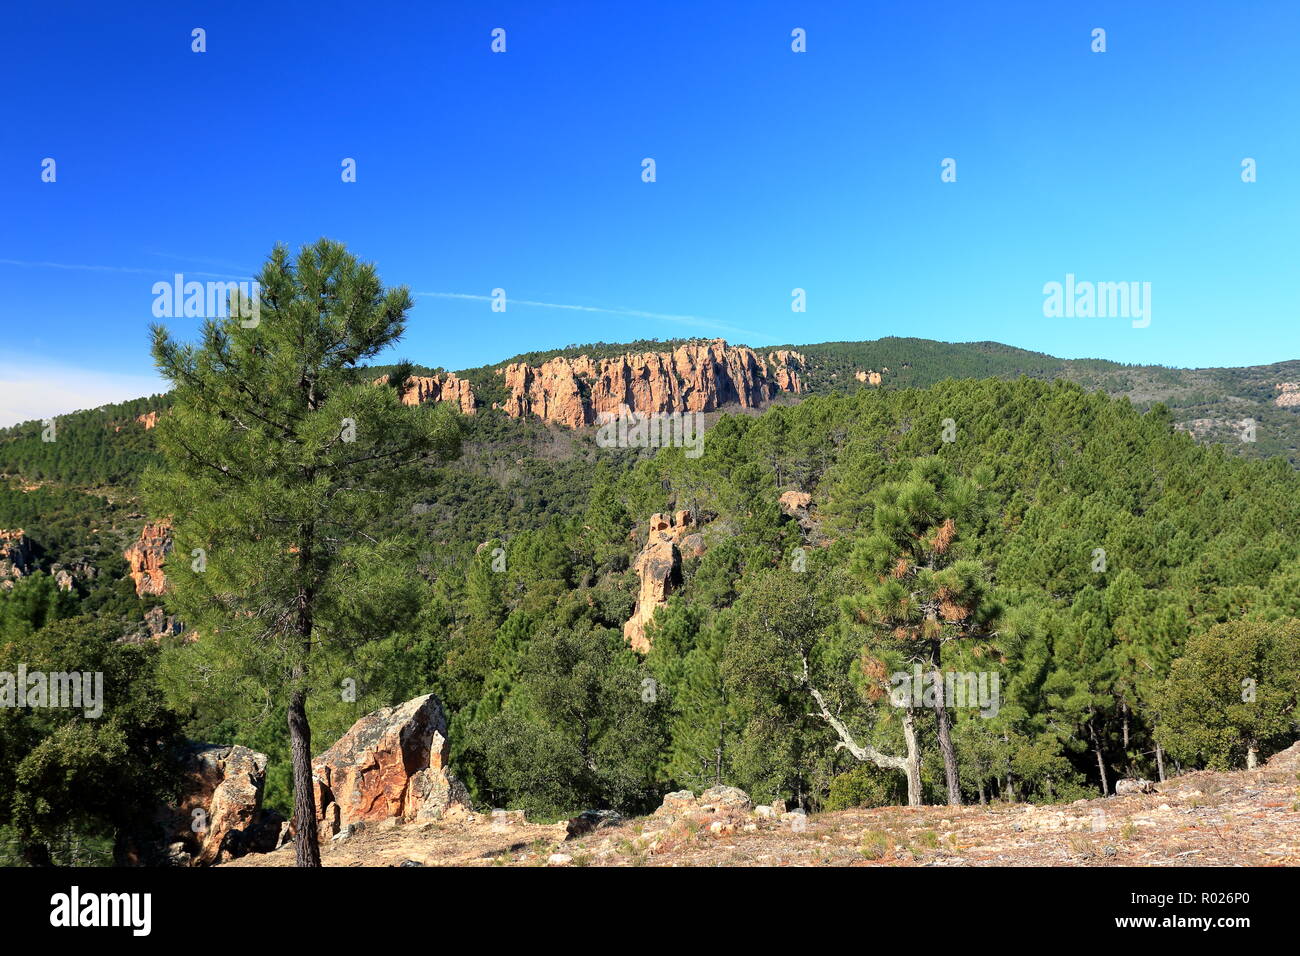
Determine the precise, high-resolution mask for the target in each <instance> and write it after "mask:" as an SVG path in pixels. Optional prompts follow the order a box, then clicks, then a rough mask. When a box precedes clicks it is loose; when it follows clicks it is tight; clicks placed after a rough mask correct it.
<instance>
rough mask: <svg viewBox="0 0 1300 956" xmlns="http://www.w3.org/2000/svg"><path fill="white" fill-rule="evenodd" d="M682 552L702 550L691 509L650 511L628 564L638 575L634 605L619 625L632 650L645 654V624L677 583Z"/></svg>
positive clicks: (702, 539) (679, 579) (679, 580)
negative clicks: (643, 537) (645, 532)
mask: <svg viewBox="0 0 1300 956" xmlns="http://www.w3.org/2000/svg"><path fill="white" fill-rule="evenodd" d="M683 552H685V553H686V554H687V555H688V556H697V555H700V554H703V553H704V538H703V536H702V535H701V534H699V532H698V531H697V530H696V528H695V522H694V521H693V520H692V519H691V513H690V512H689V511H679V512H677V513H676V514H675V515H673V516H671V517H670V516H668V515H663V514H656V515H651V517H650V539H649V540H648V541H647V542H646V546H645V547H644V548H642V549H641V553H640V554H638V555H637V556H636V560H635V561H634V562H633V564H632V570H634V571H635V572H636V573H637V576H638V577H639V578H640V579H641V587H640V590H639V591H638V593H637V600H636V609H635V610H634V611H633V612H632V617H631V618H630V619H629V620H628V622H627V623H626V624H624V625H623V637H624V638H625V639H626V640H627V642H628V643H629V644H630V645H632V649H633V650H634V651H637V652H639V653H641V654H645V653H646V652H648V651H649V650H650V644H651V642H650V641H649V640H648V639H647V638H646V633H645V629H646V625H647V624H649V623H650V619H651V618H653V617H654V613H655V611H656V610H658V609H659V608H661V607H663V605H665V604H667V603H668V598H669V596H670V595H671V594H672V593H673V592H674V591H675V590H677V588H678V587H679V586H680V585H681V583H682V580H681V579H682V553H683Z"/></svg>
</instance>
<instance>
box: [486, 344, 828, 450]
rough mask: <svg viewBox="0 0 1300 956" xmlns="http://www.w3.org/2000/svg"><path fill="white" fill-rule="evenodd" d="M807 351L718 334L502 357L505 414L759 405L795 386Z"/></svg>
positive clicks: (573, 416)
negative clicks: (670, 347)
mask: <svg viewBox="0 0 1300 956" xmlns="http://www.w3.org/2000/svg"><path fill="white" fill-rule="evenodd" d="M803 368H804V357H803V356H802V355H800V354H799V353H798V352H792V351H789V350H787V349H782V350H779V351H776V352H770V353H768V355H767V356H766V358H764V357H763V356H761V355H759V354H758V353H756V352H755V351H753V350H752V349H749V348H745V347H744V346H730V345H727V343H726V342H724V341H723V340H722V339H715V340H714V341H712V342H691V343H687V344H685V345H682V346H679V347H678V348H677V349H675V350H674V351H672V352H642V353H641V354H639V355H633V354H627V355H621V356H619V357H618V358H611V359H599V360H597V359H591V358H588V357H587V356H585V355H580V356H578V357H577V358H564V357H559V358H553V359H551V360H550V361H548V362H545V363H543V364H542V365H540V366H536V367H534V366H530V365H525V364H523V363H515V364H513V365H507V366H506V367H505V368H504V369H501V370H500V372H499V374H501V375H503V376H504V377H505V385H506V388H507V389H508V391H509V395H508V397H507V398H506V401H505V404H504V405H503V406H502V408H503V410H504V411H505V413H506V414H507V415H510V416H511V417H513V418H522V417H524V416H527V415H535V416H537V417H538V418H542V419H544V420H545V421H548V422H556V423H558V424H561V425H568V426H569V427H571V428H578V427H580V426H582V425H590V424H593V423H595V422H596V421H598V420H599V417H600V415H601V414H602V413H608V414H615V415H616V414H618V413H619V411H620V410H621V409H622V408H625V407H626V408H627V409H628V410H630V411H634V412H639V413H642V414H654V413H661V412H708V411H713V410H714V409H716V408H721V407H722V406H724V405H740V406H741V407H742V408H756V407H759V406H761V405H763V404H765V403H767V402H769V401H771V400H772V399H773V398H775V397H776V395H777V394H779V393H781V392H790V393H793V394H799V393H800V392H802V391H803V383H802V381H801V380H800V378H799V373H800V372H801V371H802V370H803Z"/></svg>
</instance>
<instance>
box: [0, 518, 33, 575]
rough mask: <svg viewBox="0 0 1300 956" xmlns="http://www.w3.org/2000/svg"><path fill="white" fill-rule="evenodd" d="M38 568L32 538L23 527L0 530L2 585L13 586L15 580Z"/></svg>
mask: <svg viewBox="0 0 1300 956" xmlns="http://www.w3.org/2000/svg"><path fill="white" fill-rule="evenodd" d="M34 570H36V559H35V557H34V555H33V553H32V539H31V538H29V537H27V534H26V533H25V532H24V531H23V529H22V528H15V529H14V530H12V531H5V530H0V587H4V588H6V589H7V588H11V587H13V586H14V582H15V581H16V580H17V579H18V578H21V577H23V576H24V575H27V574H31V573H32V572H33V571H34Z"/></svg>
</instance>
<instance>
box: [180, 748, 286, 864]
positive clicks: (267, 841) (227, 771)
mask: <svg viewBox="0 0 1300 956" xmlns="http://www.w3.org/2000/svg"><path fill="white" fill-rule="evenodd" d="M265 783H266V754H262V753H258V752H257V751H255V750H249V749H248V748H247V747H241V746H238V745H236V746H232V747H221V746H212V745H209V744H195V745H193V746H192V747H191V748H190V750H189V751H188V752H187V753H186V754H185V758H184V776H183V783H182V790H181V798H180V801H179V803H178V804H177V805H176V806H175V807H172V808H169V809H168V810H167V811H166V814H167V817H168V820H167V830H168V832H169V834H170V843H171V847H172V850H171V853H170V856H171V858H172V860H173V861H174V862H180V863H186V864H189V865H192V866H207V865H210V864H213V863H222V862H225V861H226V860H229V859H234V858H235V857H239V856H243V855H244V854H246V853H253V852H258V853H265V852H269V851H271V850H274V849H275V848H276V846H278V845H279V843H280V842H281V840H282V839H283V833H282V831H283V827H282V823H283V820H282V819H281V818H280V815H279V814H277V813H275V812H274V811H268V810H263V809H262V790H263V787H264V786H265Z"/></svg>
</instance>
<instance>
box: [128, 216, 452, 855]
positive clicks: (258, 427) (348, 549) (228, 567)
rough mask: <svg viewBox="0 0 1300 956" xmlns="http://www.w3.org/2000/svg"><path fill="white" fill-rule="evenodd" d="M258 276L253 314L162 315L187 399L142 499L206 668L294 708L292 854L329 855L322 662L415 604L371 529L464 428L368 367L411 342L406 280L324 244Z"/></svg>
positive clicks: (408, 582) (157, 333) (166, 364)
mask: <svg viewBox="0 0 1300 956" xmlns="http://www.w3.org/2000/svg"><path fill="white" fill-rule="evenodd" d="M258 281H259V283H260V286H261V297H260V307H259V310H258V312H257V314H256V317H255V318H249V317H247V316H246V315H245V316H241V315H239V314H232V315H230V316H227V317H225V318H220V319H209V320H207V321H206V322H205V323H204V324H203V327H202V332H201V336H200V340H199V342H198V343H197V344H195V345H189V344H179V343H177V342H176V341H174V340H173V339H172V338H171V337H170V336H169V334H168V333H167V331H166V329H164V328H162V327H161V326H155V328H154V330H153V336H154V338H153V355H154V360H155V362H156V363H157V366H158V368H159V370H160V371H161V372H162V373H163V375H164V376H165V377H166V378H167V379H169V380H170V382H171V383H172V386H173V388H174V391H173V397H174V405H173V407H172V409H171V410H170V411H169V412H168V413H167V414H166V415H164V416H163V417H162V420H161V422H160V423H159V425H158V427H157V429H156V435H157V442H158V448H159V450H160V451H161V453H162V456H163V459H164V464H163V465H162V466H161V467H159V468H156V469H154V470H152V471H151V472H150V474H149V475H148V476H147V479H146V485H145V491H146V501H147V502H148V505H149V507H150V508H151V510H152V512H153V513H154V514H155V515H159V516H163V515H166V516H171V517H172V518H173V520H174V522H175V541H176V552H177V554H178V555H179V556H181V557H182V560H180V561H175V560H173V561H172V562H169V564H168V568H167V573H168V578H169V580H170V581H171V582H172V583H173V589H174V591H173V594H172V595H171V597H170V599H169V600H170V602H171V603H172V605H173V606H174V607H175V609H176V610H177V611H178V612H179V613H180V614H181V615H182V616H183V618H184V620H185V621H186V622H187V623H188V624H189V625H190V627H191V628H193V629H194V630H195V631H196V632H197V633H198V634H199V635H200V637H199V640H200V642H206V643H207V644H208V647H207V649H206V650H207V653H206V654H205V655H204V660H206V661H207V662H208V663H209V664H210V665H211V664H212V662H222V667H221V669H222V670H224V671H226V672H227V673H224V674H222V673H204V674H202V675H199V674H196V675H195V679H196V680H200V679H201V680H204V681H208V682H209V683H211V682H215V681H226V682H227V683H228V686H229V687H230V688H231V690H232V692H235V693H241V692H242V693H246V694H254V695H258V696H260V697H262V698H263V699H265V701H266V704H267V709H268V710H271V709H273V707H274V706H275V705H276V704H279V705H281V706H286V707H287V713H288V728H289V737H290V753H291V760H292V769H293V787H294V816H295V844H296V847H295V848H296V853H297V862H298V865H299V866H319V865H320V851H319V846H318V840H317V833H316V820H315V815H316V814H315V805H314V798H313V793H312V777H311V728H310V726H309V723H308V718H307V699H308V694H309V693H310V692H311V690H312V689H313V682H312V668H311V667H310V663H311V661H312V659H313V655H314V654H315V655H320V654H322V653H330V652H331V651H332V650H334V649H337V648H339V647H344V646H347V645H349V644H356V643H358V642H364V641H366V640H369V639H373V638H375V637H378V636H381V635H382V634H383V633H384V631H385V630H387V629H388V628H389V627H390V626H391V624H392V617H393V615H394V613H395V612H397V611H399V610H401V609H403V608H407V609H410V610H414V608H412V607H411V605H412V598H413V593H412V588H413V586H414V584H415V581H414V578H415V576H414V575H413V574H411V573H410V568H409V565H408V564H407V563H406V561H407V558H408V555H407V554H406V553H405V552H404V550H403V549H402V548H401V547H400V546H399V544H398V543H397V542H395V541H393V540H383V539H380V538H378V537H376V536H375V534H374V533H373V529H374V528H375V527H376V525H377V524H378V523H379V521H378V519H380V518H381V517H382V516H384V515H386V514H387V513H389V512H391V510H392V509H393V507H394V506H395V503H396V502H397V500H398V498H399V495H400V493H401V491H402V489H403V488H405V487H408V486H409V483H410V482H411V481H412V480H413V478H414V477H415V471H416V469H417V468H419V466H420V465H422V464H424V463H426V462H429V461H441V460H445V459H447V458H449V457H451V456H454V455H455V454H457V453H458V449H459V435H460V432H459V425H458V423H457V421H456V417H455V412H453V411H452V410H451V409H450V408H448V407H447V406H434V407H411V406H407V405H404V404H403V403H402V401H401V398H400V394H401V391H400V390H401V388H402V387H403V385H404V384H405V379H406V377H407V375H408V374H409V369H408V368H406V367H400V368H399V369H398V372H397V373H396V374H395V375H392V376H390V378H389V383H388V384H389V386H391V387H378V386H377V385H376V384H374V383H372V382H371V381H370V379H371V376H369V375H367V374H365V372H364V370H362V369H361V368H359V366H360V365H361V363H363V362H366V361H367V360H370V359H372V358H374V357H375V356H376V355H378V354H379V353H380V352H381V351H383V350H384V349H386V348H387V347H389V346H391V345H392V344H393V343H395V342H396V341H397V340H398V339H399V338H400V336H401V335H402V332H403V329H404V326H405V319H406V315H407V312H408V311H409V310H410V308H411V296H410V292H409V291H408V290H407V289H406V288H405V287H401V288H395V289H385V288H384V287H383V285H382V284H381V282H380V280H379V276H378V275H377V274H376V271H375V268H374V266H373V265H370V264H361V263H359V262H358V261H357V260H356V259H355V258H354V257H353V256H352V255H350V254H349V253H348V252H347V250H346V249H345V248H344V247H343V246H342V245H341V244H339V243H335V242H331V241H328V240H325V239H322V240H320V241H319V242H316V243H314V244H313V245H310V246H307V247H304V248H303V249H302V250H301V251H300V252H299V254H298V255H297V256H296V257H293V258H291V257H290V254H289V252H288V250H287V249H286V248H285V247H284V246H277V247H276V248H275V249H274V251H273V252H272V253H271V255H270V257H269V259H268V261H267V263H266V265H265V266H264V267H263V269H262V271H261V274H260V275H259V276H258ZM230 311H231V312H232V313H233V312H236V310H235V309H233V308H232V309H231V310H230ZM189 558H192V559H193V560H192V561H190V560H188V559H189Z"/></svg>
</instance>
